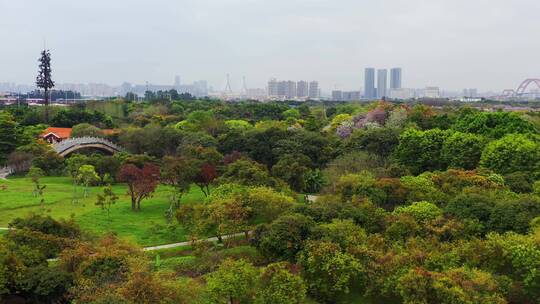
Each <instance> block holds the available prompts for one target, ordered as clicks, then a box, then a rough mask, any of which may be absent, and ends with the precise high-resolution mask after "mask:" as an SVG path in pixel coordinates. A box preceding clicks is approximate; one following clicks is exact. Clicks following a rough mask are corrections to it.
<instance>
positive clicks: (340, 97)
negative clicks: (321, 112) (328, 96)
mask: <svg viewBox="0 0 540 304" xmlns="http://www.w3.org/2000/svg"><path fill="white" fill-rule="evenodd" d="M332 100H335V101H342V100H343V92H342V91H338V90H335V91H332Z"/></svg>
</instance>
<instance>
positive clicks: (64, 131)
mask: <svg viewBox="0 0 540 304" xmlns="http://www.w3.org/2000/svg"><path fill="white" fill-rule="evenodd" d="M50 133H53V134H54V135H56V136H57V137H59V138H62V139H66V138H69V137H70V136H71V128H54V127H49V128H47V129H45V131H43V132H42V133H41V137H45V136H47V134H50Z"/></svg>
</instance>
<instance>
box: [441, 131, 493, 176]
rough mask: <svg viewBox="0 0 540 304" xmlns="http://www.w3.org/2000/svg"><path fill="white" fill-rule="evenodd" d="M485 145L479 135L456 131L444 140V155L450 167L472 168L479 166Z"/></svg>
mask: <svg viewBox="0 0 540 304" xmlns="http://www.w3.org/2000/svg"><path fill="white" fill-rule="evenodd" d="M484 146H485V141H484V140H483V138H482V137H481V136H479V135H475V134H470V133H461V132H455V133H453V134H452V135H450V136H449V137H448V138H447V139H446V141H445V142H444V144H443V148H442V157H443V159H444V160H445V161H446V162H447V163H448V165H449V166H450V167H453V168H463V169H465V170H472V169H475V168H476V167H477V166H478V163H479V162H480V157H481V155H482V150H483V149H484Z"/></svg>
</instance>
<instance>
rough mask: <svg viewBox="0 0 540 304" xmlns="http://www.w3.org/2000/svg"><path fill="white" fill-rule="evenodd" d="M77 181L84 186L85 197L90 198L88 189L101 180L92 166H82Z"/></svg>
mask: <svg viewBox="0 0 540 304" xmlns="http://www.w3.org/2000/svg"><path fill="white" fill-rule="evenodd" d="M77 180H78V181H79V182H80V183H82V184H83V185H84V197H85V198H86V197H88V187H90V186H92V185H95V184H97V183H99V181H100V180H101V179H100V178H99V175H97V173H96V169H95V168H94V166H92V165H82V166H81V167H80V168H79V170H78V174H77Z"/></svg>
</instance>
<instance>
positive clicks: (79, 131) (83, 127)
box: [71, 123, 103, 137]
mask: <svg viewBox="0 0 540 304" xmlns="http://www.w3.org/2000/svg"><path fill="white" fill-rule="evenodd" d="M86 136H89V137H103V133H102V132H101V129H99V128H98V127H95V126H93V125H91V124H89V123H82V124H78V125H75V126H73V128H72V129H71V137H86Z"/></svg>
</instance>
